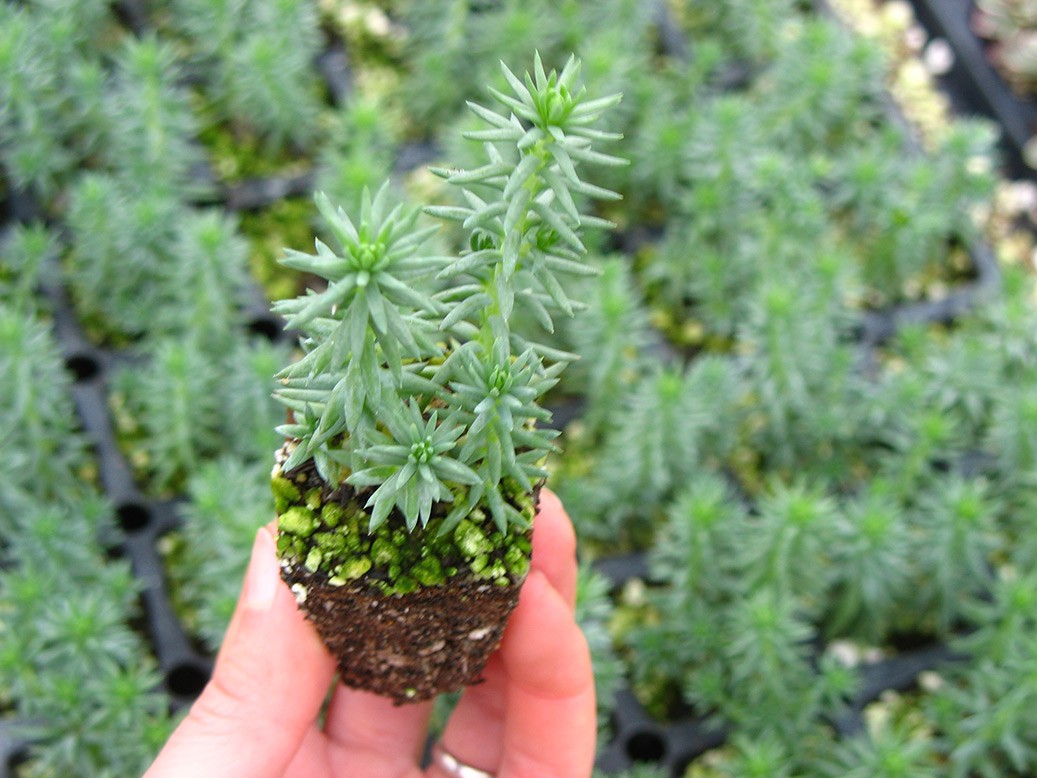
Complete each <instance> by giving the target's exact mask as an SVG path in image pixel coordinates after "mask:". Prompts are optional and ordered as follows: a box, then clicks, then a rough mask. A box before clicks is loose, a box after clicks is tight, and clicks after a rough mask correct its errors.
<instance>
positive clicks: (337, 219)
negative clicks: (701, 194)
mask: <svg viewBox="0 0 1037 778" xmlns="http://www.w3.org/2000/svg"><path fill="white" fill-rule="evenodd" d="M503 75H504V78H505V80H506V82H507V84H508V90H509V91H508V92H502V91H498V90H495V89H491V94H492V96H493V97H494V99H495V100H496V101H497V102H498V103H499V104H500V105H501V106H502V108H503V111H502V112H496V111H493V110H491V109H489V108H486V107H483V106H481V105H478V104H475V103H470V106H471V108H472V111H473V112H474V113H475V114H476V115H477V116H478V117H479V118H480V119H481V120H482V121H483V122H484V123H485V126H486V129H481V130H477V131H473V132H471V133H470V134H469V135H468V137H470V138H471V139H472V140H476V141H481V142H483V144H484V149H485V152H486V155H487V161H486V162H485V164H483V165H482V166H480V167H478V168H475V169H472V170H459V171H458V170H439V171H437V172H438V173H439V174H440V175H442V176H443V177H444V178H446V180H447V181H448V182H449V183H451V184H455V185H459V186H460V187H461V190H462V196H463V205H459V206H436V207H430V208H427V209H426V211H427V213H428V214H430V215H432V216H434V217H439V218H442V219H447V220H451V221H454V222H458V223H459V224H460V225H461V228H462V230H463V231H464V232H466V233H467V235H468V245H467V246H465V247H464V249H463V250H462V251H461V252H460V253H459V254H458V255H457V256H428V255H426V254H424V252H423V249H424V247H425V246H426V245H427V239H428V237H429V236H430V234H431V233H432V231H434V229H435V228H434V227H427V226H423V225H421V224H419V216H420V214H419V213H418V212H417V211H406V210H404V208H403V206H402V205H397V206H395V207H392V206H391V205H390V203H389V190H388V188H387V187H386V186H383V187H382V188H381V189H380V190H379V191H378V192H377V193H376V194H375V195H374V196H373V197H372V196H371V195H370V194H369V193H367V194H365V196H364V198H363V203H362V207H361V209H360V214H359V218H358V220H357V221H355V222H354V220H353V219H352V218H350V216H349V215H347V214H346V213H345V212H344V211H343V210H341V209H336V208H335V207H334V206H332V204H331V202H330V201H329V200H328V199H327V197H325V196H323V195H321V194H318V195H317V198H316V199H317V206H318V209H319V210H320V212H321V214H322V216H323V217H324V220H325V221H326V223H327V225H328V228H329V229H330V232H331V234H332V235H333V236H334V238H335V242H336V243H337V246H336V247H335V248H332V247H329V246H328V245H327V244H325V243H323V242H322V241H320V240H318V241H317V243H316V248H317V253H316V254H315V255H310V254H303V253H301V252H297V251H289V252H287V254H286V256H285V258H284V260H283V262H284V264H286V265H287V266H289V267H291V268H294V269H297V270H301V271H304V272H309V273H313V274H315V275H318V276H320V277H322V278H324V279H326V282H327V285H326V286H325V287H324V288H323V289H322V290H321V291H311V292H309V293H307V294H305V295H303V296H301V297H298V298H295V299H290V300H284V301H281V302H278V303H277V304H275V307H274V310H275V311H276V312H278V313H280V314H283V315H284V316H285V318H286V321H287V323H288V325H289V326H290V327H292V328H295V329H298V330H300V331H301V332H302V333H303V338H302V349H303V356H302V357H301V358H300V359H299V360H298V361H297V362H296V363H294V364H293V365H290V366H289V367H287V368H286V369H285V370H284V371H282V372H281V373H280V376H279V377H280V379H281V381H282V386H281V387H280V388H279V390H278V392H277V397H278V399H279V400H280V401H281V402H282V403H284V404H285V405H286V406H287V407H288V409H289V412H290V420H289V422H288V423H287V424H285V425H283V426H282V427H280V428H279V429H280V432H281V433H282V434H283V435H285V436H286V438H287V442H286V445H285V447H284V448H283V449H282V451H281V452H280V453H279V455H278V461H277V465H276V466H275V470H274V478H273V486H274V493H275V497H276V500H277V505H276V507H277V509H278V513H279V516H280V520H279V530H280V533H279V542H278V550H279V553H280V555H281V559H282V564H283V571H284V577H285V579H286V580H287V581H289V583H291V584H292V585H293V587H294V588H295V591H296V592H297V595H298V597H299V599H300V602H301V603H302V604H303V607H304V609H305V610H307V612H308V614H309V615H310V617H311V618H312V619H313V620H314V621H315V622H316V623H317V627H318V630H319V631H320V632H321V633H322V635H323V637H324V638H325V641H326V642H328V643H329V646H330V647H331V648H332V649H333V650H335V651H336V653H337V654H338V656H339V660H340V667H341V669H342V671H343V677H344V679H345V681H346V682H347V683H350V684H352V685H357V686H359V687H361V688H367V689H371V690H375V691H380V692H383V693H386V694H391V695H392V696H393V697H394V698H395V699H397V700H399V701H404V700H414V699H423V698H427V697H429V696H431V695H433V694H435V693H436V692H438V691H444V690H449V689H453V688H457V687H458V686H460V685H461V684H463V683H466V682H470V681H471V680H473V679H474V677H476V675H477V674H478V672H479V670H480V668H481V666H482V663H483V662H484V661H485V657H486V652H485V651H484V649H485V648H491V647H492V646H493V645H494V644H495V643H496V641H497V640H498V639H499V636H500V634H501V631H502V629H503V620H502V617H504V616H506V614H507V613H508V612H510V609H511V608H512V607H514V603H515V601H517V600H516V597H517V588H518V586H519V585H520V584H521V581H522V580H523V579H524V576H525V573H526V570H527V569H528V564H529V561H528V560H529V552H530V545H529V527H530V522H531V520H532V518H533V513H534V511H535V506H536V498H537V493H538V490H539V485H540V484H541V483H542V481H543V479H544V478H545V477H546V475H547V472H546V470H545V469H544V467H543V464H544V459H545V457H546V456H547V454H548V453H550V452H551V451H552V449H553V444H552V442H551V440H552V438H553V437H554V436H555V434H556V433H555V432H553V431H551V430H549V429H546V428H542V427H539V426H538V422H540V423H542V422H545V421H547V420H548V419H549V418H550V414H549V413H548V412H547V411H546V410H544V409H542V408H541V407H540V406H539V405H538V403H537V401H538V399H539V398H540V397H541V396H542V395H543V394H544V392H546V391H547V390H548V389H550V388H551V387H552V386H553V385H554V384H555V383H556V382H557V376H558V374H559V373H560V372H561V370H562V368H563V367H564V366H565V364H566V363H567V362H568V361H570V359H571V355H569V354H567V353H565V352H561V351H559V350H557V349H554V348H550V347H547V346H544V345H542V344H539V343H535V342H530V341H529V340H527V339H526V338H525V337H523V336H522V335H520V334H519V332H518V331H517V330H516V329H515V328H514V327H513V326H512V320H513V316H514V315H515V314H516V312H519V311H521V312H525V313H528V314H529V315H531V316H532V317H533V318H534V319H535V320H536V321H537V322H539V324H540V326H541V327H543V328H544V329H545V330H547V331H551V330H553V329H554V317H555V316H557V315H558V314H563V315H571V314H572V313H573V312H574V311H575V310H577V309H578V308H580V307H581V306H580V305H579V303H577V302H574V301H572V300H570V299H569V297H568V295H567V294H566V292H565V289H564V287H563V286H562V284H561V282H560V280H559V278H560V277H564V276H567V275H588V274H592V273H594V272H595V271H594V269H593V268H591V267H589V266H587V265H585V264H583V263H582V262H581V261H580V258H581V255H582V254H583V253H584V252H585V248H584V244H583V241H582V240H581V238H580V232H581V230H582V229H583V228H584V227H587V226H601V225H603V224H605V223H604V222H603V221H602V220H600V219H598V218H596V217H594V216H590V215H587V214H585V213H581V212H580V210H579V208H578V206H577V199H580V200H583V199H585V198H587V197H606V198H607V197H612V196H613V195H612V194H611V193H610V192H608V191H607V190H604V189H600V188H598V187H596V186H594V185H593V184H590V183H587V182H585V181H583V180H582V179H581V178H580V176H579V174H578V172H577V169H578V168H579V167H581V166H582V165H583V164H595V163H600V164H606V165H616V164H621V160H619V159H617V158H615V157H610V156H607V155H605V154H602V153H601V152H598V151H595V150H593V149H592V148H591V146H592V144H595V143H597V142H598V141H606V140H613V139H615V137H616V136H614V135H613V134H610V133H606V132H603V131H600V130H597V129H594V128H593V127H592V126H591V125H592V124H593V123H594V121H595V120H596V119H597V118H598V116H599V115H600V114H601V113H602V112H603V111H604V110H606V109H607V108H609V107H610V106H612V105H614V104H615V103H616V102H618V99H619V97H618V96H612V97H604V98H599V99H596V100H587V99H585V98H584V95H583V90H582V89H580V88H579V86H578V81H577V79H578V75H579V63H578V61H577V60H576V59H575V58H571V59H570V60H569V62H568V63H567V64H566V66H565V67H564V68H563V69H562V70H561V72H556V71H554V70H552V71H550V72H547V71H546V70H545V69H544V67H543V65H542V63H541V60H540V57H539V55H537V57H536V59H535V63H534V73H533V75H527V76H526V78H525V80H520V79H519V78H517V77H516V76H515V75H514V74H513V73H512V72H511V71H510V70H509V69H508V68H507V67H506V66H503ZM448 582H454V583H455V584H456V585H457V587H459V588H460V591H461V592H462V594H461V596H462V597H464V598H474V597H479V598H480V599H478V600H470V601H469V602H468V603H467V604H466V605H465V606H464V611H465V612H466V616H465V617H464V618H458V617H457V616H456V614H455V618H454V621H453V623H450V622H447V623H446V624H445V626H444V627H442V628H440V627H437V628H435V629H430V627H429V625H428V622H427V621H426V622H425V623H423V624H422V625H419V633H420V634H415V633H410V634H403V635H400V634H397V633H396V632H394V630H398V629H399V626H398V625H393V624H389V623H388V622H386V623H378V622H379V618H380V617H379V613H384V612H386V610H388V611H392V610H394V609H395V608H396V607H401V608H408V607H410V606H409V605H400V606H395V605H393V606H389V607H388V608H382V610H378V605H377V597H390V598H391V597H394V596H395V597H396V598H399V597H407V596H408V595H413V597H414V598H417V599H416V600H414V601H415V602H423V603H425V605H424V607H425V609H426V610H428V609H429V608H436V607H438V608H440V609H441V610H442V611H443V612H444V613H448V612H449V609H450V605H449V602H450V601H451V600H452V599H453V597H452V595H449V594H447V595H442V594H441V591H442V590H443V588H444V586H445V585H446V584H447V583H448ZM430 591H431V592H432V594H428V592H430ZM391 602H396V600H391ZM401 602H407V601H406V600H404V601H401ZM324 603H330V604H331V606H330V607H331V608H332V609H333V610H334V611H337V612H334V613H333V615H331V616H329V615H328V611H327V606H324V605H323V604H324ZM365 603H374V604H365ZM415 610H417V608H415ZM483 611H484V612H483ZM351 613H352V614H353V616H352V618H366V619H368V620H369V621H370V622H371V623H374V624H375V626H371V627H370V633H371V634H370V635H364V636H361V635H359V634H358V633H357V632H355V631H354V632H353V634H350V633H349V632H348V631H347V632H343V630H342V628H341V626H340V625H341V624H342V623H343V622H341V621H340V619H342V618H345V619H347V620H348V619H349V618H351V617H350V615H349V614H351ZM361 614H363V615H361ZM346 623H348V621H347V622H346ZM459 629H460V630H461V632H460V634H457V631H458V630H459ZM394 635H395V637H394ZM472 635H474V636H476V637H471V636H472ZM385 640H395V644H396V645H400V646H405V645H407V644H408V643H415V644H416V645H415V648H416V649H419V650H418V651H417V654H416V655H415V656H413V657H409V658H407V659H405V660H404V659H400V658H397V660H394V662H393V663H392V664H391V665H387V664H386V663H385V660H384V657H383V656H379V654H380V653H382V654H383V653H384V652H381V651H380V650H377V649H376V645H377V641H385ZM365 641H367V642H366V644H365ZM372 641H375V642H372ZM448 644H449V648H450V649H451V650H453V649H457V650H459V651H460V652H461V656H462V658H461V659H456V658H453V657H452V654H451V653H450V652H448V651H445V650H444V649H445V648H446V647H447V646H448ZM476 649H478V650H476ZM401 650H402V649H401ZM473 651H474V652H475V653H471V652H473ZM469 653H471V656H468V655H467V654H469Z"/></svg>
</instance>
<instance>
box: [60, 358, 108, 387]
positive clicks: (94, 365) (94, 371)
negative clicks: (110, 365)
mask: <svg viewBox="0 0 1037 778" xmlns="http://www.w3.org/2000/svg"><path fill="white" fill-rule="evenodd" d="M65 367H66V368H67V369H68V371H69V372H70V373H71V374H72V377H73V378H74V379H75V381H76V383H77V384H78V383H83V382H84V381H90V380H92V379H94V378H96V377H97V376H98V375H99V374H100V372H101V363H100V362H98V361H97V358H96V357H95V356H93V355H92V354H88V353H85V352H79V353H76V354H71V355H70V356H69V357H68V358H67V359H66V360H65Z"/></svg>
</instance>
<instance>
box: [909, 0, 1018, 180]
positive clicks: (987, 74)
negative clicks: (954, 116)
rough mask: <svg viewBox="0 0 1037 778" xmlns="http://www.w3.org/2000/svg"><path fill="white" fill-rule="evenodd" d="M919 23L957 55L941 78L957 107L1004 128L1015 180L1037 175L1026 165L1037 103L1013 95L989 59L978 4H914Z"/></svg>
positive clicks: (916, 0) (945, 0)
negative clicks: (975, 26)
mask: <svg viewBox="0 0 1037 778" xmlns="http://www.w3.org/2000/svg"><path fill="white" fill-rule="evenodd" d="M912 3H913V5H914V7H915V12H916V14H917V16H918V20H919V21H920V22H921V23H922V25H923V26H924V27H925V28H926V29H927V30H928V31H929V33H930V35H932V36H933V37H934V38H942V39H943V40H945V41H946V42H947V43H948V44H949V45H950V47H951V49H952V50H953V52H954V64H953V66H952V67H951V69H950V70H949V71H948V72H947V73H946V74H945V75H943V76H942V77H941V78H940V83H941V86H942V87H943V88H944V89H945V91H946V92H947V94H948V95H949V96H950V98H951V100H952V101H953V103H954V106H955V108H956V109H958V110H959V111H960V112H962V113H966V114H982V115H986V116H989V117H992V118H993V119H995V120H996V121H997V122H998V123H999V124H1000V125H1001V128H1002V129H1003V136H1002V145H1003V147H1004V150H1005V152H1006V159H1005V163H1006V167H1007V170H1008V172H1009V173H1010V174H1011V175H1012V176H1014V177H1020V178H1023V177H1030V178H1033V177H1035V176H1037V170H1035V169H1034V168H1033V167H1031V166H1030V165H1028V164H1027V163H1026V161H1025V149H1026V145H1027V143H1029V141H1030V139H1031V138H1033V136H1034V134H1035V133H1037V101H1034V100H1033V99H1026V98H1024V97H1021V96H1019V95H1017V94H1016V93H1015V92H1013V91H1012V89H1011V87H1010V86H1009V85H1008V83H1007V82H1006V81H1005V80H1004V79H1003V78H1002V77H1001V75H1000V74H999V73H998V72H997V70H996V69H995V68H994V66H993V65H991V63H990V60H989V59H988V58H987V53H986V43H985V42H984V41H983V40H981V39H980V38H978V37H977V36H976V34H975V32H973V30H972V26H971V21H970V20H971V17H972V14H973V10H974V4H973V1H972V0H912Z"/></svg>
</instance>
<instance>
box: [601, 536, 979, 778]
mask: <svg viewBox="0 0 1037 778" xmlns="http://www.w3.org/2000/svg"><path fill="white" fill-rule="evenodd" d="M594 569H595V570H596V571H597V572H599V573H600V574H602V575H604V576H605V577H606V578H607V579H608V580H609V582H610V583H611V584H612V587H613V589H618V588H620V587H622V585H623V584H624V583H626V582H627V581H629V580H631V579H635V578H636V579H641V580H647V579H648V577H649V566H648V558H647V555H646V554H643V553H632V554H625V555H622V556H616V557H607V558H603V559H600V560H597V561H596V562H595V563H594ZM964 659H966V657H965V656H963V655H962V654H958V653H955V652H954V651H952V650H951V649H950V648H949V647H948V646H947V645H945V644H943V643H938V642H933V643H928V644H925V645H922V646H920V647H918V648H913V649H911V650H908V651H902V652H900V653H899V654H896V655H894V656H890V657H886V658H883V659H880V660H878V661H875V662H871V663H863V664H861V665H859V666H858V670H859V673H860V686H859V691H858V693H857V696H856V697H854V698H853V699H852V700H850V701H849V703H848V704H847V706H846V710H845V712H844V713H843V714H842V715H841V716H840V717H839V718H838V719H836V720H834V721H831V722H829V723H830V725H831V726H832V727H833V728H834V729H835V730H836V731H837V732H838V733H839V735H840V736H843V737H852V736H854V735H857V734H859V733H861V732H863V731H864V728H865V725H864V717H863V712H864V708H865V707H866V706H867V705H868V704H870V703H872V702H874V701H875V700H877V699H879V697H881V696H882V695H883V694H884V693H885V692H889V691H896V692H904V691H908V690H910V689H912V688H914V687H915V686H916V684H917V681H918V676H919V675H920V674H921V673H924V672H926V671H930V670H935V669H936V668H939V667H944V666H946V665H947V664H949V663H952V662H960V661H963V660H964ZM611 723H612V731H613V737H612V739H611V740H610V741H609V742H608V743H607V744H605V745H604V746H603V748H602V749H601V751H600V752H599V754H598V759H597V767H598V769H600V770H602V771H604V772H606V773H618V772H622V771H624V770H630V769H631V768H633V767H635V766H636V765H637V764H639V763H647V764H654V765H656V766H657V767H660V768H662V769H663V770H665V771H666V773H667V774H668V775H669V776H671V778H683V776H684V775H685V773H686V771H687V769H688V766H689V765H691V764H692V763H693V762H694V761H695V760H696V759H697V758H698V757H700V756H701V755H702V754H704V753H705V752H707V751H710V750H712V749H714V748H719V747H720V746H722V745H724V743H725V742H726V741H727V737H728V732H727V730H726V729H725V728H724V727H723V726H721V725H719V724H717V723H715V722H713V721H711V720H709V719H706V718H702V717H695V716H689V717H686V718H678V719H676V720H673V721H658V720H657V719H655V718H654V717H653V716H652V715H651V714H650V713H649V712H648V711H647V710H646V709H645V707H644V706H643V705H642V704H641V702H640V701H639V700H638V699H637V697H635V696H634V694H633V692H632V691H631V690H630V689H621V690H620V691H619V692H617V694H616V697H615V699H614V700H613V701H612V722H611Z"/></svg>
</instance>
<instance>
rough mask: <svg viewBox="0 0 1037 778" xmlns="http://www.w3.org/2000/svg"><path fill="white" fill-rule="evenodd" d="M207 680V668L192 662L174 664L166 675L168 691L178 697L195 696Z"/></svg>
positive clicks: (200, 691) (199, 692)
mask: <svg viewBox="0 0 1037 778" xmlns="http://www.w3.org/2000/svg"><path fill="white" fill-rule="evenodd" d="M208 682H209V672H208V670H206V669H205V668H204V667H201V666H200V665H198V664H195V663H193V662H182V663H181V664H178V665H175V666H174V667H173V668H172V669H171V670H170V671H169V674H168V675H167V676H166V688H167V689H168V690H169V693H170V694H175V695H177V696H180V697H192V698H194V697H197V696H198V695H199V694H201V693H202V689H204V688H205V684H207V683H208Z"/></svg>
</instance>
